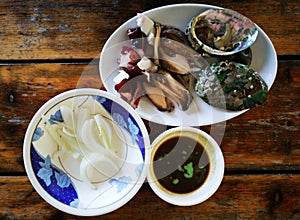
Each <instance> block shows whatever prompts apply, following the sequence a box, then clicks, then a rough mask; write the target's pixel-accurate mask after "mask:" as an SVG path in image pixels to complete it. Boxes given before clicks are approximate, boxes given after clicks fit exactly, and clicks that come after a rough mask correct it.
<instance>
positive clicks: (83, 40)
mask: <svg viewBox="0 0 300 220" xmlns="http://www.w3.org/2000/svg"><path fill="white" fill-rule="evenodd" d="M187 2H188V1H171V0H165V1H137V0H132V1H92V0H88V1H71V0H69V1H63V3H62V2H61V1H53V0H50V1H17V0H14V1H9V2H7V3H6V2H2V3H0V16H1V19H0V25H1V30H0V42H1V44H0V51H1V53H0V60H28V59H51V60H53V59H74V58H75V59H81V58H88V59H89V58H94V57H96V56H98V55H99V53H100V52H101V48H102V46H103V45H104V43H105V41H106V40H107V38H108V37H109V36H110V35H111V34H112V33H113V31H114V30H115V29H116V28H117V27H119V26H120V25H121V24H122V23H123V22H125V21H126V20H128V19H129V18H132V17H134V16H135V15H136V14H137V12H143V11H145V10H149V9H152V8H155V7H159V6H164V5H168V4H176V3H187ZM193 2H195V3H196V2H197V1H193ZM199 3H202V4H205V3H206V4H211V5H218V6H220V7H227V8H232V9H234V10H237V11H239V12H240V13H242V14H244V15H246V16H247V17H249V18H250V19H251V20H253V21H254V22H255V23H256V24H258V25H259V26H260V27H261V28H262V29H263V30H264V31H265V32H266V33H267V34H268V36H269V37H270V39H271V41H272V42H273V43H274V45H275V49H276V51H277V52H278V54H280V55H298V54H299V52H300V47H299V46H300V30H299V25H298V27H297V25H295V22H296V21H299V20H300V8H299V1H298V0H294V1H292V0H289V1H278V0H265V1H233V0H231V1H216V0H212V1H200V2H199ZM62 10H63V13H61V12H62ZM40 51H43V52H42V53H40Z"/></svg>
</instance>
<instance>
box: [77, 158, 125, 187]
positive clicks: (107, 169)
mask: <svg viewBox="0 0 300 220" xmlns="http://www.w3.org/2000/svg"><path fill="white" fill-rule="evenodd" d="M118 171H119V167H118V166H117V165H116V164H115V163H114V161H113V160H111V159H110V158H108V157H106V156H104V155H103V154H101V153H90V154H86V155H85V156H84V158H82V161H81V164H80V175H81V176H82V178H83V180H84V181H85V182H87V183H88V184H89V185H90V186H91V188H93V189H95V188H96V187H95V185H94V183H98V182H103V181H106V180H108V179H110V178H111V177H112V176H114V175H116V174H117V173H118Z"/></svg>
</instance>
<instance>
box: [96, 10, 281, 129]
mask: <svg viewBox="0 0 300 220" xmlns="http://www.w3.org/2000/svg"><path fill="white" fill-rule="evenodd" d="M99 68H100V76H101V79H102V82H103V84H104V87H105V88H106V90H107V91H108V92H111V93H115V94H119V95H120V97H122V98H123V99H124V100H125V101H127V102H128V103H129V104H130V105H131V106H132V107H133V108H135V109H136V111H137V112H138V113H139V115H140V116H141V117H142V118H144V119H146V120H149V121H153V122H156V123H160V124H166V125H171V126H179V125H187V126H201V125H209V124H214V123H218V122H222V121H226V120H228V119H231V118H233V117H236V116H238V115H240V114H242V113H243V112H245V111H247V110H249V109H251V108H254V107H256V106H259V105H262V104H264V103H265V102H266V100H267V96H268V91H269V90H270V88H271V86H272V84H273V82H274V79H275V76H276V72H277V58H276V52H275V49H274V47H273V45H272V42H271V41H270V39H269V38H268V36H267V35H266V34H265V33H264V32H263V30H262V29H261V28H260V27H259V26H258V25H256V24H255V23H254V22H253V21H251V20H250V19H249V18H247V17H246V16H244V15H242V14H240V13H238V12H236V11H234V10H231V9H226V8H219V7H216V6H210V5H201V4H178V5H170V6H165V7H161V8H157V9H153V10H150V11H146V12H143V13H139V14H137V16H135V17H134V18H132V19H130V20H128V21H127V22H125V23H124V24H123V25H121V26H120V27H119V28H118V29H117V30H116V31H115V32H114V33H113V34H112V35H111V37H110V38H109V39H108V41H107V42H106V44H105V45H104V47H103V50H102V52H101V57H100V62H99Z"/></svg>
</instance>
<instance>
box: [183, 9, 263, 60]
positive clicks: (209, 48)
mask: <svg viewBox="0 0 300 220" xmlns="http://www.w3.org/2000/svg"><path fill="white" fill-rule="evenodd" d="M186 34H187V35H188V39H189V41H190V43H191V45H192V47H193V48H194V49H195V50H199V49H203V50H204V51H206V52H208V53H210V54H214V55H231V54H235V53H237V52H240V51H242V50H245V49H247V48H248V47H250V46H251V45H252V44H253V43H254V42H255V40H256V38H257V35H258V29H257V27H256V25H255V24H254V23H253V22H252V21H251V20H250V19H248V18H247V17H245V16H243V15H241V14H239V13H238V12H236V11H233V10H231V9H209V10H206V11H204V12H203V13H201V14H200V15H198V16H196V17H194V18H193V19H192V20H191V21H190V22H189V24H188V27H187V29H186Z"/></svg>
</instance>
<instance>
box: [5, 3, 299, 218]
mask: <svg viewBox="0 0 300 220" xmlns="http://www.w3.org/2000/svg"><path fill="white" fill-rule="evenodd" d="M176 3H202V4H211V5H218V6H221V7H226V8H231V9H234V10H237V11H239V12H240V13H242V14H244V15H246V16H247V17H249V18H250V19H251V20H253V21H254V22H255V23H256V24H257V25H258V26H259V27H261V28H262V29H263V30H264V31H265V32H266V34H267V35H268V36H269V38H270V39H271V41H272V42H273V44H274V47H275V49H276V52H277V57H278V61H279V62H278V71H277V76H276V79H275V82H274V84H273V86H272V88H271V90H270V92H269V95H268V100H267V102H266V103H265V104H264V105H262V106H259V107H256V108H254V109H251V110H250V111H247V112H246V113H244V114H242V115H240V116H239V117H236V118H233V119H231V120H228V121H227V122H226V127H225V132H224V133H223V132H220V133H218V132H215V131H213V128H215V129H218V124H216V125H214V126H203V127H200V129H203V130H205V131H207V132H208V133H210V134H211V135H212V136H213V137H214V138H215V139H217V140H219V141H220V147H221V149H222V151H223V154H224V158H225V167H226V169H225V176H224V180H223V182H222V184H221V186H220V188H219V189H218V191H217V192H216V193H215V194H214V195H213V196H212V197H211V198H210V199H208V200H207V201H206V202H204V203H202V204H199V205H196V206H191V207H177V206H173V205H170V204H168V203H166V202H164V201H162V200H160V199H159V198H158V197H157V196H156V195H155V194H154V192H153V191H152V190H151V188H150V187H149V185H148V183H144V184H143V186H142V188H141V190H140V191H139V192H138V193H137V194H136V196H135V197H134V198H133V199H132V200H131V201H130V202H128V203H127V204H126V205H125V206H123V207H121V208H120V209H118V210H116V211H114V212H112V213H109V214H106V215H104V216H101V217H98V216H97V217H90V218H88V219H172V220H179V219H186V220H196V219H270V220H271V219H292V220H296V219H300V200H299V198H300V138H299V137H300V98H299V97H300V96H299V94H300V26H299V21H300V1H299V0H287V1H284V0H254V1H242V0H241V1H235V0H228V1H220V0H210V1H208V0H203V1H197V0H196V1H175V0H165V1H159V0H154V1H149V0H148V1H144V0H139V1H137V0H132V1H118V0H113V1H106V0H104V1H96V0H86V1H80V0H67V1H54V0H47V1H45V0H40V1H35V0H27V1H22V0H10V1H8V0H3V1H1V2H0V134H1V138H0V219H18V220H20V219H82V217H79V216H73V215H70V214H66V213H64V212H62V211H59V210H57V209H56V208H54V207H52V206H51V205H49V204H48V203H47V202H45V201H44V200H43V199H42V197H41V196H40V195H39V194H38V193H37V192H36V191H35V189H34V188H33V186H32V185H31V183H30V182H29V179H28V177H27V175H26V172H25V169H24V163H23V148H22V147H23V140H24V135H25V132H26V129H27V126H28V124H29V122H30V120H31V118H32V117H33V115H34V114H35V112H36V111H37V110H38V109H39V108H40V107H41V106H42V105H43V104H44V103H45V102H47V101H48V100H49V99H50V98H52V97H54V96H55V95H57V94H59V93H61V92H64V91H67V90H70V89H74V88H81V87H92V88H99V89H100V88H102V83H101V79H100V77H99V70H98V61H99V60H98V57H99V54H100V53H101V49H102V47H103V45H104V43H105V41H106V40H107V39H108V37H109V36H110V35H111V34H112V33H113V31H114V30H115V29H116V28H117V27H119V26H120V25H121V24H122V23H123V22H125V21H126V20H128V19H129V18H131V17H133V16H135V15H136V14H137V13H138V12H143V11H145V10H149V9H152V8H155V7H159V6H164V5H168V4H176ZM145 124H146V125H147V128H148V131H149V135H150V137H151V138H152V139H153V138H154V137H155V136H156V135H158V134H159V133H160V131H162V130H163V129H165V127H164V126H160V125H157V124H154V123H149V122H146V121H145Z"/></svg>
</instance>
